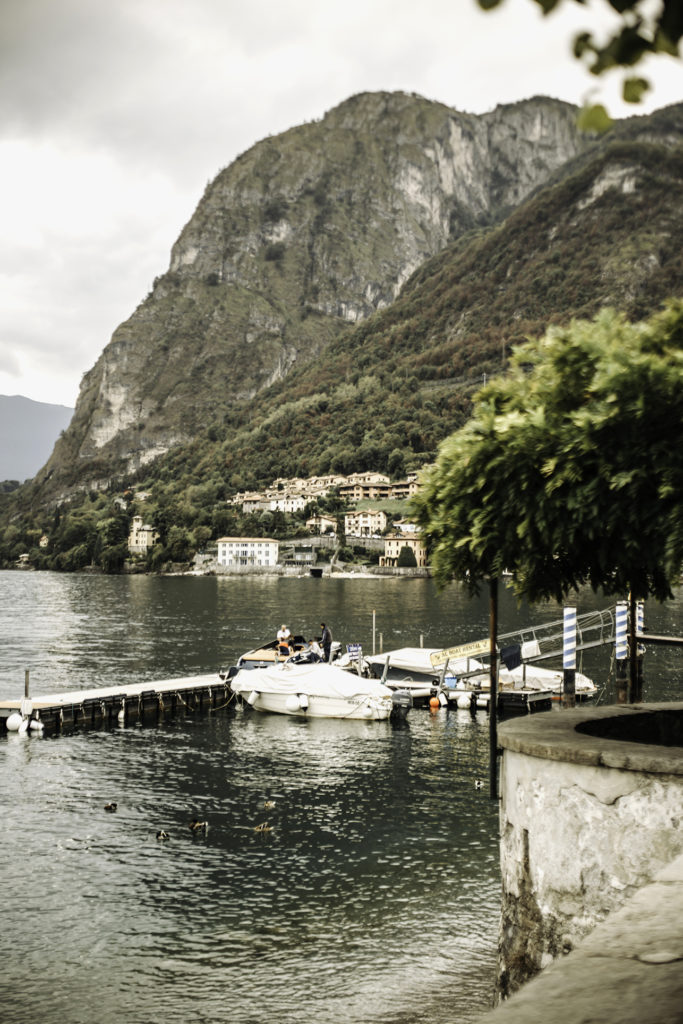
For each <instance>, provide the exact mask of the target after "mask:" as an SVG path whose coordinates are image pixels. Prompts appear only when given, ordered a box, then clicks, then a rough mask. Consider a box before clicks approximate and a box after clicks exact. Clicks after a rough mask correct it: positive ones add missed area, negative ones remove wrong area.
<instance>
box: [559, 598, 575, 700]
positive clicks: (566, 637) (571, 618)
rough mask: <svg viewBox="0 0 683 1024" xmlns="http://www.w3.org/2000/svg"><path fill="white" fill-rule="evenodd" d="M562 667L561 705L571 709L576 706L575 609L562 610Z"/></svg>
mask: <svg viewBox="0 0 683 1024" xmlns="http://www.w3.org/2000/svg"><path fill="white" fill-rule="evenodd" d="M562 667H563V669H564V672H563V675H564V686H563V688H562V704H563V705H564V707H566V708H573V707H574V705H575V704H576V608H565V609H564V634H563V642H562Z"/></svg>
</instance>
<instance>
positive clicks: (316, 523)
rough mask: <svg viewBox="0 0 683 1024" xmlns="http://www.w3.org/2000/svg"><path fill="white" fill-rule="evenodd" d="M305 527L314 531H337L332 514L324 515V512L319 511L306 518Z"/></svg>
mask: <svg viewBox="0 0 683 1024" xmlns="http://www.w3.org/2000/svg"><path fill="white" fill-rule="evenodd" d="M306 529H307V530H311V531H315V532H316V533H331V534H335V533H336V532H337V520H336V519H335V517H334V516H326V515H325V514H324V513H321V514H320V515H317V516H311V518H310V519H307V520H306Z"/></svg>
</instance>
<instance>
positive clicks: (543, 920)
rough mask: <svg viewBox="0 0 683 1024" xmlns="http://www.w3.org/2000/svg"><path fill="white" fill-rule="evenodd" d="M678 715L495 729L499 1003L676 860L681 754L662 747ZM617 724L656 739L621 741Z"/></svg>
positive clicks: (618, 714)
mask: <svg viewBox="0 0 683 1024" xmlns="http://www.w3.org/2000/svg"><path fill="white" fill-rule="evenodd" d="M636 716H644V717H641V718H640V719H637V718H636ZM662 716H664V719H667V718H668V719H669V720H670V721H671V722H672V723H673V725H674V727H673V728H671V729H666V728H664V729H663V728H662ZM682 718H683V704H668V705H639V706H638V705H634V706H629V707H623V708H622V707H606V708H590V709H577V710H574V711H561V712H558V711H553V712H548V713H545V714H541V715H536V716H533V718H526V719H517V720H514V721H511V722H507V723H505V724H503V725H501V727H500V730H499V743H500V746H501V747H502V749H503V759H502V767H501V871H502V885H503V903H502V917H501V930H500V943H499V979H498V984H499V993H500V995H501V996H503V997H505V996H507V995H509V994H510V993H512V992H514V991H516V990H517V989H518V988H519V987H520V986H521V985H522V984H523V983H524V982H526V981H527V980H528V979H529V978H531V977H533V976H534V975H535V974H537V973H538V972H539V971H540V970H541V969H542V968H543V967H545V966H546V965H547V964H549V963H550V962H551V961H552V960H553V959H555V958H556V957H558V956H560V955H562V954H564V953H568V952H569V951H571V950H572V949H573V948H574V947H575V945H576V944H577V943H578V942H580V941H581V940H582V939H583V938H584V937H585V936H586V935H587V934H588V933H589V932H591V931H592V930H593V929H594V928H595V926H596V925H597V924H598V923H599V922H601V921H603V920H604V919H605V918H606V917H607V916H608V914H610V913H611V912H612V911H614V910H615V909H617V908H619V907H621V906H622V905H623V903H624V902H625V901H626V900H627V899H628V898H629V897H630V896H632V895H633V894H634V893H635V892H636V891H637V890H638V889H640V888H641V887H642V886H644V885H645V884H647V883H648V882H649V881H650V880H651V879H652V878H653V877H654V875H655V874H656V873H657V872H658V871H660V870H661V869H662V868H663V867H664V866H665V865H666V864H668V863H669V862H670V861H672V860H673V859H674V857H676V856H677V855H678V854H680V853H681V852H683V827H682V826H683V749H682V748H681V747H680V746H673V745H668V746H665V745H662V737H663V742H664V743H669V744H672V743H673V742H675V740H676V738H677V737H678V736H679V735H680V722H681V719H682ZM619 719H621V721H622V722H623V723H624V729H623V730H621V731H622V732H623V734H624V735H627V736H633V735H641V736H643V738H644V739H653V740H656V741H657V742H650V743H644V742H633V741H632V740H624V739H622V738H620V726H619V721H618V720H619ZM648 722H651V723H652V726H653V728H652V729H649V727H648ZM635 726H638V727H637V728H634V727H635ZM584 729H588V730H590V732H591V733H592V734H589V733H588V732H586V731H582V730H584ZM596 733H597V734H596ZM667 737H670V739H668V738H667Z"/></svg>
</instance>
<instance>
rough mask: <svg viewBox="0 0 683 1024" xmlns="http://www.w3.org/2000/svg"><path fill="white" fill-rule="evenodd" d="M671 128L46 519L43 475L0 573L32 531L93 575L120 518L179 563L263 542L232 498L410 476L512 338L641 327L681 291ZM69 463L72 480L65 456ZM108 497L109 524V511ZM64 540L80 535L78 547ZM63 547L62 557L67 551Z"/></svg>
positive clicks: (681, 233)
mask: <svg viewBox="0 0 683 1024" xmlns="http://www.w3.org/2000/svg"><path fill="white" fill-rule="evenodd" d="M682 128H683V106H675V107H671V108H668V109H667V110H665V111H660V112H659V113H658V114H655V115H651V116H650V117H648V118H636V119H633V120H632V121H630V122H626V123H625V124H623V125H620V126H619V127H618V128H617V129H615V130H614V131H613V132H612V133H610V134H609V135H608V136H606V137H605V138H602V139H599V140H596V141H594V142H593V143H592V144H591V145H590V146H586V147H585V148H584V149H582V150H581V151H580V152H579V153H578V154H577V155H576V156H575V157H574V158H573V159H571V160H570V161H568V162H567V163H566V164H565V165H564V166H563V167H562V169H561V170H560V169H558V170H556V171H555V172H554V173H552V174H551V175H550V178H549V180H548V182H547V183H546V184H544V185H541V186H539V187H538V188H537V189H535V190H533V192H532V195H531V196H530V197H529V198H527V199H526V200H525V201H523V202H522V203H520V204H519V205H518V206H517V207H516V208H514V209H513V210H512V211H511V212H510V213H509V215H508V216H507V217H506V218H505V219H504V220H502V221H501V222H500V223H498V224H494V225H492V226H484V225H479V226H474V227H471V228H470V229H469V230H468V231H466V232H465V233H463V234H461V235H459V236H458V237H457V239H455V240H454V241H453V242H451V243H450V244H447V245H445V246H444V247H443V248H442V249H441V251H440V252H439V253H438V254H436V255H435V256H433V257H432V258H430V259H428V260H426V261H425V262H423V263H422V264H421V265H420V266H419V267H418V269H417V270H416V271H415V272H414V273H413V274H412V276H411V277H410V278H409V279H408V280H407V282H406V283H405V284H404V286H403V288H402V290H401V292H400V294H399V295H398V297H397V298H396V299H395V301H394V302H393V303H391V304H390V305H388V306H386V307H385V308H381V309H379V310H378V311H377V312H376V313H374V314H373V315H369V316H367V317H365V318H364V319H363V320H362V321H361V322H360V323H359V324H358V325H357V326H355V327H352V326H351V325H350V324H348V323H347V324H344V325H343V330H342V331H341V332H340V333H338V334H337V335H336V336H335V337H332V338H331V339H330V340H329V341H328V342H327V344H326V346H325V347H324V348H323V349H321V350H320V351H314V352H310V353H309V354H308V355H307V356H304V355H303V354H301V355H300V357H299V358H298V360H297V361H296V364H295V365H293V367H292V369H291V370H290V371H289V372H288V373H287V374H286V375H284V376H282V377H280V378H279V379H277V380H276V381H275V382H274V383H272V384H271V385H270V386H269V387H265V388H262V389H260V390H259V391H258V393H256V394H253V395H239V394H237V393H234V392H233V393H229V392H227V391H226V392H225V394H224V395H222V396H219V395H217V394H213V395H212V398H211V402H210V403H208V405H207V404H206V403H205V404H204V405H203V407H202V408H203V426H202V427H201V428H198V430H197V433H196V435H195V436H194V437H193V438H191V439H189V440H186V441H184V442H178V443H176V444H175V445H174V446H173V447H171V449H170V450H169V451H168V452H166V454H161V455H159V456H158V457H157V458H155V459H154V460H152V461H150V462H149V464H147V465H138V466H137V467H135V468H130V467H129V464H128V463H126V461H125V460H121V459H119V460H118V462H116V463H114V465H115V466H117V467H118V469H117V471H116V472H112V463H111V462H110V463H105V462H104V461H103V462H102V466H101V468H102V471H103V479H102V481H101V484H100V486H98V487H95V486H93V484H92V483H90V484H88V485H86V486H85V488H84V489H81V491H80V492H78V491H75V493H74V494H72V496H71V498H70V500H69V501H68V502H66V503H64V502H62V503H61V506H60V507H56V504H59V503H56V502H55V496H54V494H53V495H52V496H50V491H49V475H50V472H51V468H50V465H48V467H47V472H46V474H45V475H43V476H39V478H38V479H37V480H36V481H35V482H34V483H32V484H30V485H27V486H25V487H24V488H22V489H21V491H20V492H19V493H18V494H17V495H12V496H10V497H9V498H5V499H4V500H5V514H4V521H5V524H7V523H9V524H10V525H9V526H7V525H6V529H5V541H4V545H3V548H2V552H1V554H0V557H2V558H3V560H4V561H5V564H8V563H9V562H11V560H12V559H13V558H15V557H16V555H17V552H18V551H19V550H21V549H22V545H23V546H24V547H26V548H31V549H34V546H35V543H36V537H37V536H39V534H40V532H41V531H42V532H46V533H49V534H50V536H51V537H52V538H53V542H54V548H53V551H52V553H51V555H50V557H52V559H53V563H52V564H53V565H55V567H58V568H59V567H61V568H74V567H76V568H77V567H78V563H79V562H80V564H87V562H88V560H90V559H91V558H94V559H95V561H96V562H97V561H98V559H101V560H102V564H104V562H107V557H106V556H105V557H104V558H102V553H103V552H107V551H112V550H115V549H118V552H119V554H118V556H117V557H118V559H119V561H120V558H121V557H122V551H123V548H122V545H123V543H124V538H125V536H126V535H127V528H128V523H129V520H130V516H131V515H132V514H133V513H134V512H135V511H138V512H140V514H143V515H144V516H145V518H146V519H147V520H148V521H151V522H153V523H155V524H158V525H159V526H160V528H161V530H162V536H163V539H164V540H165V541H168V540H169V537H171V530H175V533H174V534H173V535H172V539H173V543H174V544H175V548H174V550H175V554H176V555H180V556H187V555H188V554H189V553H191V552H192V551H193V550H195V549H196V548H197V547H200V546H202V545H203V544H206V543H209V542H210V540H211V539H212V538H213V539H215V538H216V537H217V536H219V535H221V534H223V533H226V532H234V531H239V530H241V529H244V528H247V527H248V530H249V532H250V533H253V532H255V531H261V532H263V533H266V532H268V531H269V530H270V531H272V529H273V522H272V517H271V519H270V520H269V519H264V520H263V521H259V520H258V519H256V518H255V517H251V518H250V519H249V520H248V521H247V522H245V521H243V520H241V519H240V518H239V517H238V516H236V514H235V512H234V511H233V510H232V509H230V508H228V507H227V506H226V499H227V498H228V497H229V496H230V495H231V494H234V493H235V492H236V491H238V490H242V489H245V488H257V487H259V486H263V485H265V484H267V483H270V482H271V481H272V480H273V479H274V478H276V477H281V476H295V475H303V476H306V475H311V474H324V473H327V472H341V473H349V472H352V471H356V470H363V469H375V470H381V471H385V472H388V473H389V474H390V475H391V476H393V477H400V476H402V475H403V474H404V473H405V472H407V471H410V470H415V469H418V468H419V467H420V466H422V465H423V464H424V463H425V462H428V461H429V460H431V459H432V458H433V457H434V454H435V452H436V449H437V446H438V444H439V442H440V441H441V440H442V439H443V438H444V437H446V436H447V435H448V434H449V433H450V432H452V431H453V430H454V429H456V428H457V427H458V426H459V425H461V424H462V423H463V422H464V420H465V419H466V417H467V416H468V414H469V410H470V407H471V399H472V394H473V392H474V391H475V390H476V388H477V387H479V385H480V384H481V383H482V382H483V380H484V378H485V377H487V376H490V375H492V374H497V373H500V372H503V371H504V369H505V365H506V360H507V357H508V355H509V353H510V351H511V348H512V347H513V346H514V345H516V344H517V343H519V342H521V341H522V340H524V339H525V338H527V337H531V336H539V335H541V334H542V333H543V332H544V331H545V329H546V328H547V326H548V325H549V324H553V323H562V322H567V321H568V320H569V319H571V318H572V317H590V316H592V315H593V314H595V313H596V312H597V311H598V310H599V309H601V308H603V307H605V306H612V307H615V308H617V309H619V310H620V311H622V312H623V313H624V314H625V315H626V316H627V317H629V318H630V319H632V320H639V319H642V318H645V317H647V316H648V315H649V314H651V313H652V312H654V311H655V310H657V309H659V308H660V307H661V305H662V303H663V302H664V300H665V299H666V298H667V297H669V296H680V295H681V293H682V292H683V145H682V140H683V131H682ZM66 450H68V445H67V447H66ZM72 460H73V473H74V484H76V486H77V480H78V475H77V474H78V452H77V450H75V449H74V450H73V452H72ZM93 464H94V465H96V464H97V463H96V460H94V459H91V460H90V472H91V473H92V466H93ZM105 470H106V471H107V472H108V475H107V476H105V475H104V473H105ZM135 490H139V491H143V492H146V493H147V494H149V497H148V498H147V500H146V501H145V502H144V503H140V502H138V503H137V504H136V502H135V501H132V502H131V501H130V499H131V498H132V493H133V491H135ZM124 493H128V500H129V504H128V507H127V509H126V511H125V512H122V511H120V510H117V509H115V508H114V507H113V506H112V504H111V503H112V501H113V499H114V498H115V497H119V496H121V495H122V494H124ZM281 525H282V524H280V526H281ZM79 529H80V537H81V538H83V537H85V538H86V539H85V540H83V539H81V543H80V545H77V544H76V543H75V541H76V540H77V539H78V537H79ZM7 530H9V531H10V536H9V539H8V538H7ZM76 547H80V550H79V554H78V556H77V557H76V556H70V555H68V553H69V552H73V551H74V550H75V549H76ZM60 553H61V554H60ZM57 555H60V557H61V556H63V559H62V564H61V565H60V564H56V563H55V562H54V559H55V558H56V557H57ZM84 560H85V561H84ZM110 561H111V565H116V564H117V558H112V559H111V560H110ZM43 564H45V563H43Z"/></svg>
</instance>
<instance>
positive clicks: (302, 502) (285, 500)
mask: <svg viewBox="0 0 683 1024" xmlns="http://www.w3.org/2000/svg"><path fill="white" fill-rule="evenodd" d="M309 501H310V498H306V497H304V495H303V494H282V495H279V496H278V497H277V498H270V499H269V501H268V508H269V510H270V511H271V512H303V510H304V509H305V508H306V505H308V502H309Z"/></svg>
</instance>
